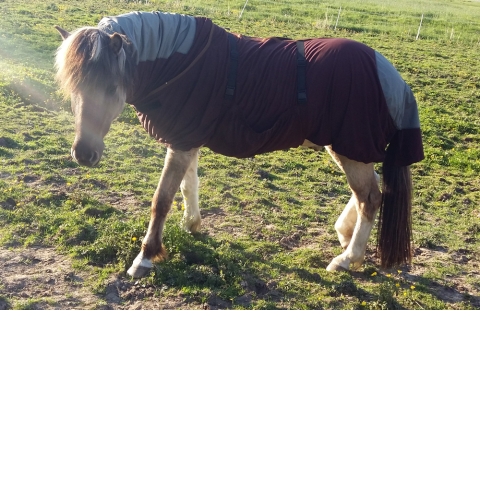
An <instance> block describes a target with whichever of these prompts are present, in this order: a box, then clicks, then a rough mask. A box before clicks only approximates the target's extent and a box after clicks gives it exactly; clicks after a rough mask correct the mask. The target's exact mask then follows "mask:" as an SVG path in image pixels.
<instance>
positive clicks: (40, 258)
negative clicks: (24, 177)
mask: <svg viewBox="0 0 480 480" xmlns="http://www.w3.org/2000/svg"><path fill="white" fill-rule="evenodd" d="M88 280H89V273H88V271H82V272H78V271H76V270H75V269H74V268H73V267H72V262H71V260H70V258H68V257H66V256H63V255H61V254H60V253H58V252H57V251H56V250H55V249H53V248H49V247H31V248H25V249H15V250H8V249H5V248H1V247H0V310H9V309H12V308H28V309H33V310H50V309H53V310H92V309H108V310H180V309H188V310H192V309H202V308H206V307H205V306H202V305H199V304H193V303H189V302H187V301H186V299H185V298H184V297H183V296H181V295H178V294H175V295H170V293H169V289H168V287H166V286H163V287H155V286H151V285H144V284H143V283H142V282H140V281H136V280H131V279H127V278H125V277H123V276H122V275H118V276H115V277H112V279H111V280H110V282H108V284H107V287H106V289H105V292H104V293H103V294H95V293H93V292H92V291H91V287H90V286H89V285H88ZM217 303H218V302H215V301H212V307H213V308H215V307H217V308H219V307H220V308H225V306H224V305H219V304H218V305H217ZM207 308H208V307H207Z"/></svg>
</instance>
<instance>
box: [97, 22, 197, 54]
mask: <svg viewBox="0 0 480 480" xmlns="http://www.w3.org/2000/svg"><path fill="white" fill-rule="evenodd" d="M195 27H196V23H195V19H194V18H193V17H189V16H186V15H180V14H177V13H163V12H152V13H148V12H130V13H125V14H123V15H118V16H116V17H104V18H102V20H101V21H100V23H99V24H98V28H99V29H100V30H102V31H104V32H106V33H109V34H110V35H111V34H113V33H114V32H117V33H121V34H123V35H126V37H127V38H128V39H129V40H130V41H131V42H132V44H133V46H134V47H135V49H136V50H137V54H138V62H144V61H147V60H151V61H153V60H156V59H157V58H169V57H170V56H171V55H172V54H173V53H175V52H179V53H188V51H189V50H190V47H191V46H192V43H193V39H194V37H195Z"/></svg>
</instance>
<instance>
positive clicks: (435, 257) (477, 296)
mask: <svg viewBox="0 0 480 480" xmlns="http://www.w3.org/2000/svg"><path fill="white" fill-rule="evenodd" d="M438 262H442V263H445V264H446V265H447V264H452V263H456V264H460V265H465V272H462V274H460V275H447V276H446V278H445V280H444V281H443V282H442V284H441V283H438V282H435V281H432V282H431V283H430V285H429V287H428V289H429V291H430V292H431V293H432V294H434V295H435V296H436V297H437V298H438V299H439V300H442V301H444V302H446V303H460V302H464V301H468V302H469V303H470V304H471V305H472V306H473V307H476V308H480V283H479V282H477V283H475V282H468V280H467V278H468V277H473V276H474V275H475V276H476V277H477V278H478V272H479V271H480V262H479V260H478V258H476V256H475V255H473V254H471V252H469V251H468V250H464V249H462V250H458V251H453V252H448V251H447V250H446V249H441V248H439V249H436V250H433V249H428V248H416V249H415V251H414V257H413V263H412V266H411V267H410V268H409V270H408V272H405V274H404V275H405V278H406V279H408V280H409V281H411V282H418V281H419V280H420V278H421V277H422V276H423V275H424V274H425V272H426V271H427V269H428V266H429V265H431V264H432V263H438ZM467 270H468V271H467ZM472 272H476V273H472Z"/></svg>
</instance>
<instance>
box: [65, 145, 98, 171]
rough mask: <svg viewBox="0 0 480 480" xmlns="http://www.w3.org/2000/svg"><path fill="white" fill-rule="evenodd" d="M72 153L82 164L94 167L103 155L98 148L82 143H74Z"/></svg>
mask: <svg viewBox="0 0 480 480" xmlns="http://www.w3.org/2000/svg"><path fill="white" fill-rule="evenodd" d="M70 153H71V155H72V157H73V158H74V159H75V160H76V161H77V162H78V163H79V164H80V165H83V166H85V167H94V166H95V165H96V164H97V163H98V162H99V161H100V157H101V153H100V152H99V151H98V150H93V149H91V148H89V147H87V146H86V145H83V144H82V143H77V144H74V145H73V147H72V149H71V152H70Z"/></svg>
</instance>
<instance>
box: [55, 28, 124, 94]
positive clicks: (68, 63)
mask: <svg viewBox="0 0 480 480" xmlns="http://www.w3.org/2000/svg"><path fill="white" fill-rule="evenodd" d="M122 37H123V40H124V45H125V47H126V48H128V49H129V48H130V46H131V44H130V42H128V40H127V39H126V37H124V36H122ZM109 41H110V36H109V35H108V34H107V33H105V32H103V31H101V30H99V29H98V28H94V27H82V28H79V29H78V30H75V31H74V32H72V33H71V34H70V36H69V37H67V38H66V39H65V40H64V41H63V42H62V44H61V45H60V47H59V48H58V49H57V52H56V55H55V68H56V71H57V73H56V76H55V78H56V80H57V82H58V84H59V86H60V89H61V90H62V91H63V93H64V95H65V96H66V97H68V96H69V95H70V94H72V93H75V92H78V91H79V90H80V89H82V88H84V87H85V86H89V87H93V88H95V87H97V86H98V85H101V84H108V83H112V82H115V83H120V84H121V85H122V87H124V88H125V87H126V86H127V85H128V83H129V82H130V80H131V76H132V75H131V73H132V72H131V68H130V69H129V68H127V66H128V65H129V62H128V58H127V55H126V52H125V50H124V48H122V49H121V51H120V53H119V54H118V55H116V54H114V53H113V52H112V51H111V49H110V48H109Z"/></svg>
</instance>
